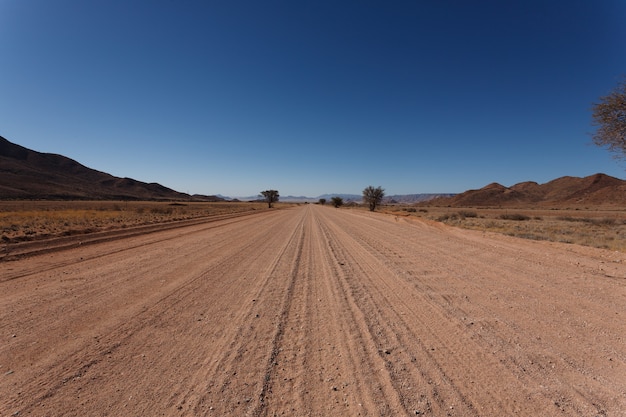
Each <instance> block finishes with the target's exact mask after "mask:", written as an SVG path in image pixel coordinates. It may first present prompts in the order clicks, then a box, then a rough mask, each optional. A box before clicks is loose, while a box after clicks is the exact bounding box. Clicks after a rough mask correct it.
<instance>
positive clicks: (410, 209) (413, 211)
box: [406, 207, 417, 213]
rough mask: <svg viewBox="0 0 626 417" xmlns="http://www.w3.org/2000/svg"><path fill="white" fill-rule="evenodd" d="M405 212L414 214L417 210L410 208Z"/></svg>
mask: <svg viewBox="0 0 626 417" xmlns="http://www.w3.org/2000/svg"><path fill="white" fill-rule="evenodd" d="M406 211H408V212H409V213H415V212H416V211H417V209H416V208H414V207H411V208H408V209H406Z"/></svg>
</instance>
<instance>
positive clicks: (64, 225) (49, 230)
mask: <svg viewBox="0 0 626 417" xmlns="http://www.w3.org/2000/svg"><path fill="white" fill-rule="evenodd" d="M266 209H267V204H265V203H263V202H249V203H248V202H219V203H197V202H149V201H147V202H146V201H0V239H1V241H0V244H1V243H4V244H8V243H16V242H21V241H27V240H37V239H45V238H49V237H58V236H69V235H76V234H86V233H93V232H99V231H105V230H114V229H123V228H128V227H133V226H140V225H147V224H157V223H166V222H173V221H179V220H188V219H194V218H200V217H206V216H214V215H220V214H228V213H239V212H245V211H251V210H266Z"/></svg>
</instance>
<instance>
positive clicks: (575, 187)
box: [428, 174, 626, 207]
mask: <svg viewBox="0 0 626 417" xmlns="http://www.w3.org/2000/svg"><path fill="white" fill-rule="evenodd" d="M428 204H430V205H438V206H441V205H445V206H451V207H473V206H479V207H516V206H517V207H521V206H529V205H530V206H551V207H559V206H581V205H588V206H601V205H615V206H624V205H626V181H624V180H620V179H618V178H615V177H611V176H609V175H605V174H594V175H590V176H588V177H584V178H580V177H561V178H557V179H555V180H553V181H550V182H547V183H545V184H538V183H536V182H531V181H528V182H522V183H519V184H516V185H513V186H512V187H505V186H503V185H501V184H498V183H492V184H489V185H487V186H485V187H483V188H481V189H479V190H469V191H466V192H464V193H461V194H458V195H456V196H454V197H451V198H438V199H435V200H432V201H430V202H428Z"/></svg>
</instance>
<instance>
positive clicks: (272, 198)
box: [261, 190, 280, 208]
mask: <svg viewBox="0 0 626 417" xmlns="http://www.w3.org/2000/svg"><path fill="white" fill-rule="evenodd" d="M261 195H262V196H263V197H265V201H267V206H268V207H269V208H272V203H275V202H276V201H278V198H279V197H280V195H278V191H276V190H265V191H261Z"/></svg>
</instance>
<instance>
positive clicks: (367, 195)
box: [363, 185, 385, 211]
mask: <svg viewBox="0 0 626 417" xmlns="http://www.w3.org/2000/svg"><path fill="white" fill-rule="evenodd" d="M384 196H385V190H383V189H382V188H381V187H377V188H374V187H372V186H371V185H370V186H368V187H366V188H365V189H364V190H363V202H364V203H365V204H367V205H368V206H369V208H370V211H374V210H376V206H378V205H379V204H380V203H381V202H382V201H383V197H384Z"/></svg>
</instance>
